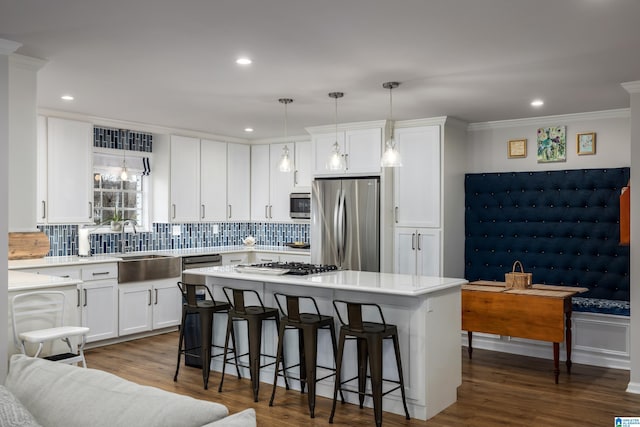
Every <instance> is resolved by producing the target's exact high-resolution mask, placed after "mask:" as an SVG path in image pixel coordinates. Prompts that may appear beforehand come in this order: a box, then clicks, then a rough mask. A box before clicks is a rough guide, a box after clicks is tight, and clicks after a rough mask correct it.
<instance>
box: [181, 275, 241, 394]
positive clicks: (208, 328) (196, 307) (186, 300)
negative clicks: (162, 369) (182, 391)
mask: <svg viewBox="0 0 640 427" xmlns="http://www.w3.org/2000/svg"><path fill="white" fill-rule="evenodd" d="M178 288H179V289H180V292H181V293H182V298H183V304H182V325H181V326H180V339H179V341H178V363H177V365H176V373H175V375H174V376H173V381H178V371H179V370H180V356H181V355H182V354H184V355H185V358H186V357H187V356H192V357H198V358H200V360H201V362H202V379H203V382H204V389H205V390H206V389H207V388H208V387H209V372H210V370H211V359H212V358H214V357H218V356H222V353H219V354H211V348H212V347H218V348H222V347H221V346H218V345H214V344H212V331H213V315H214V313H227V312H228V311H229V308H230V307H231V306H230V305H229V303H227V302H219V301H216V300H214V299H213V295H211V291H210V290H209V288H208V287H207V286H205V285H196V284H191V283H184V282H178ZM204 289H206V291H204ZM204 292H206V293H204ZM198 294H201V295H202V294H204V295H205V299H201V298H198ZM207 294H208V295H209V299H207V298H206V295H207ZM195 314H198V315H199V316H200V342H201V347H199V348H200V352H199V353H194V352H193V350H196V349H197V348H198V347H195V348H186V347H187V345H186V343H185V340H184V333H185V325H186V320H187V316H190V315H195ZM234 342H235V340H234ZM238 375H240V373H239V372H238Z"/></svg>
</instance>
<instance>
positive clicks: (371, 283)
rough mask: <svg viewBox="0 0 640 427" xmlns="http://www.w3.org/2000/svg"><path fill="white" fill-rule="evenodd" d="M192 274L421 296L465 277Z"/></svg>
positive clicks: (223, 270) (217, 270) (231, 270)
mask: <svg viewBox="0 0 640 427" xmlns="http://www.w3.org/2000/svg"><path fill="white" fill-rule="evenodd" d="M185 271H186V272H188V273H191V274H197V275H201V276H210V277H218V278H225V279H236V280H248V281H254V282H262V283H278V284H288V285H297V286H311V287H319V288H329V289H340V290H352V291H359V292H372V293H381V294H389V295H402V296H419V295H424V294H428V293H431V292H437V291H441V290H444V289H449V288H455V287H458V288H459V287H460V286H462V285H463V284H465V283H468V282H467V281H466V280H465V279H457V278H450V277H431V276H412V275H409V274H393V273H373V272H369V271H352V270H341V271H331V272H327V273H319V274H310V275H308V276H296V275H288V274H287V275H270V274H254V273H240V272H238V271H236V269H235V267H234V266H230V265H226V266H222V267H204V268H194V269H190V270H185Z"/></svg>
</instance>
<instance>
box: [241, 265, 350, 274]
mask: <svg viewBox="0 0 640 427" xmlns="http://www.w3.org/2000/svg"><path fill="white" fill-rule="evenodd" d="M251 267H257V268H273V269H281V270H288V271H287V272H286V273H284V274H292V275H296V276H306V275H308V274H315V273H325V272H327V271H335V270H337V269H338V267H336V266H335V265H320V264H307V263H304V262H266V263H263V264H251Z"/></svg>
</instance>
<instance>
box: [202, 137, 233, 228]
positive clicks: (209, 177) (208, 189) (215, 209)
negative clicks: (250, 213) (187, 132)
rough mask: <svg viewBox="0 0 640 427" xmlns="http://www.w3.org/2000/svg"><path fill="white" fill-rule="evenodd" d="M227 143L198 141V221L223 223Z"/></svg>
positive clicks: (225, 213)
mask: <svg viewBox="0 0 640 427" xmlns="http://www.w3.org/2000/svg"><path fill="white" fill-rule="evenodd" d="M226 200H227V143H225V142H219V141H210V140H207V139H203V140H201V141H200V205H201V206H200V210H201V212H200V220H201V221H224V220H225V219H226V215H227V206H226V205H227V204H226Z"/></svg>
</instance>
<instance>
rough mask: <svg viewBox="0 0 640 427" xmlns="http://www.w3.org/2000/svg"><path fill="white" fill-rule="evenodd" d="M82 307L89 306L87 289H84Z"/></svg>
mask: <svg viewBox="0 0 640 427" xmlns="http://www.w3.org/2000/svg"><path fill="white" fill-rule="evenodd" d="M82 306H83V307H86V306H87V288H84V304H82Z"/></svg>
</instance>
